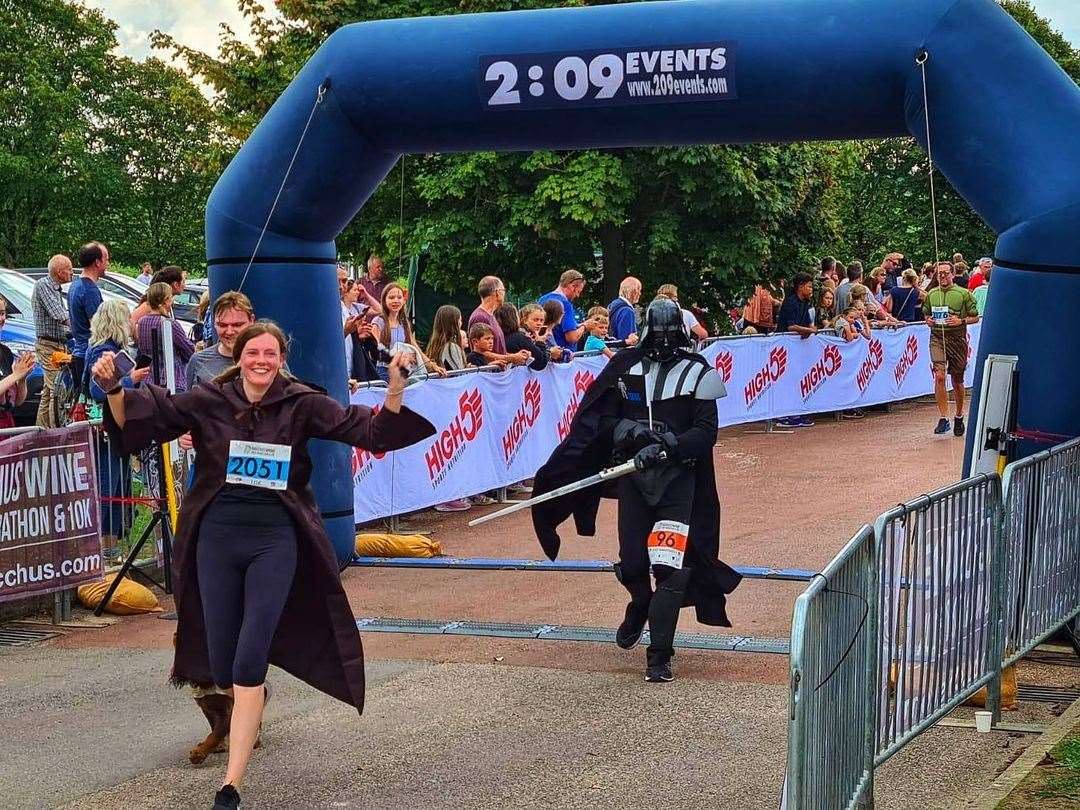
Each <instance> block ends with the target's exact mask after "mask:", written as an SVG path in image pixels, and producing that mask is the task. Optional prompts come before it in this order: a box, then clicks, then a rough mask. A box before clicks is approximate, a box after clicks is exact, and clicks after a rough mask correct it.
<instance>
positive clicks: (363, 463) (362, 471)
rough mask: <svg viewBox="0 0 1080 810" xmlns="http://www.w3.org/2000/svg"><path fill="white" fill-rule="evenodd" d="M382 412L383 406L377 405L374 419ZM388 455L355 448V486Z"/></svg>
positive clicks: (353, 458) (373, 411) (373, 413)
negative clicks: (377, 462)
mask: <svg viewBox="0 0 1080 810" xmlns="http://www.w3.org/2000/svg"><path fill="white" fill-rule="evenodd" d="M380 410H382V405H376V406H374V407H373V408H372V409H371V415H372V416H373V417H374V416H375V414H377V413H378V412H379V411H380ZM385 455H386V453H373V452H372V451H371V450H365V449H364V448H362V447H354V448H353V451H352V479H353V485H354V486H355V485H356V484H358V483H360V482H361V481H363V480H364V479H365V478H367V476H368V474H369V473H370V472H371V470H372V468H373V467H374V466H375V462H376V461H381V460H382V459H383V457H384V456H385Z"/></svg>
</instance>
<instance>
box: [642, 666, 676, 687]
mask: <svg viewBox="0 0 1080 810" xmlns="http://www.w3.org/2000/svg"><path fill="white" fill-rule="evenodd" d="M673 680H675V673H673V672H672V671H671V662H670V661H665V662H664V663H662V664H651V665H649V666H648V667H646V669H645V682H646V683H671V682H672V681H673Z"/></svg>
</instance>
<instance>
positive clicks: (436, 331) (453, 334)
mask: <svg viewBox="0 0 1080 810" xmlns="http://www.w3.org/2000/svg"><path fill="white" fill-rule="evenodd" d="M452 343H453V344H456V345H458V346H460V345H461V310H460V309H458V308H457V307H455V306H453V305H452V304H443V305H442V306H441V307H439V309H438V310H437V311H436V312H435V320H434V321H433V322H432V324H431V340H429V341H428V345H427V351H426V352H425V354H427V356H428V357H430V358H431V359H432V360H434V361H435V362H436V363H438V362H439V361H440V360H441V359H442V353H443V349H445V348H446V347H447V346H449V345H450V344H452Z"/></svg>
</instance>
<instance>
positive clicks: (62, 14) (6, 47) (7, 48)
mask: <svg viewBox="0 0 1080 810" xmlns="http://www.w3.org/2000/svg"><path fill="white" fill-rule="evenodd" d="M61 42H62V43H65V44H69V45H70V47H60V46H59V44H58V43H61ZM54 43H56V44H54ZM114 45H115V38H114V36H113V28H112V26H111V25H110V24H109V23H108V22H107V21H106V20H105V19H104V17H102V16H101V15H100V14H99V13H98V12H96V11H90V10H87V9H85V8H82V7H80V6H75V5H72V4H68V3H63V2H58V1H57V0H0V119H2V120H3V121H4V126H3V129H2V131H0V259H2V261H3V263H4V264H6V265H8V266H14V265H17V264H21V263H27V262H31V261H36V262H40V260H41V254H39V253H38V252H37V250H36V249H37V248H38V247H39V245H40V242H41V237H42V235H43V234H45V233H57V234H62V235H63V237H64V238H66V239H67V238H70V234H71V231H72V230H73V229H72V228H71V222H70V220H71V216H70V211H71V209H72V207H73V206H80V205H83V204H85V203H86V202H88V198H89V196H90V195H89V194H88V189H87V187H86V183H87V181H88V180H90V179H91V178H96V177H97V176H99V175H100V174H101V171H102V169H103V166H102V162H101V161H100V159H99V155H98V154H96V153H95V142H96V140H97V139H98V137H99V136H100V133H101V127H100V124H99V123H98V121H97V120H96V119H95V116H94V113H95V108H96V106H97V103H98V102H99V100H100V93H101V88H102V87H105V86H107V85H108V84H109V83H110V75H111V72H112V70H113V69H114V66H115V63H116V61H117V60H116V59H115V57H113V56H111V55H110V53H109V51H110V50H111V49H112V47H113V46H114ZM71 244H72V242H71V241H64V242H63V243H62V246H63V247H68V246H70V245H71ZM58 247H59V246H58Z"/></svg>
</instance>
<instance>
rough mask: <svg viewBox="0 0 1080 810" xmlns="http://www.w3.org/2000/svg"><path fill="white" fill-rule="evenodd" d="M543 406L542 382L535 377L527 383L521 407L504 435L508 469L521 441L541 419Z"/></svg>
mask: <svg viewBox="0 0 1080 810" xmlns="http://www.w3.org/2000/svg"><path fill="white" fill-rule="evenodd" d="M543 404H544V401H543V393H542V390H541V388H540V381H539V380H538V379H536V378H535V377H530V378H529V381H528V382H527V383H525V390H524V391H522V393H521V405H520V407H518V409H517V411H516V412H515V413H514V418H513V419H512V420H511V421H510V427H509V428H507V430H506V433H505V434H503V438H502V450H503V461H505V462H506V466H507V467H509V466H510V463H511V462H512V461H513V460H514V456H516V455H517V451H518V450H519V449H520V447H521V441H522V439H524V438H525V434H526V433H528V432H529V428H531V427H532V426H533V425H534V424H536V420H537V419H539V418H540V410H541V408H542V407H543Z"/></svg>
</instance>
